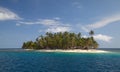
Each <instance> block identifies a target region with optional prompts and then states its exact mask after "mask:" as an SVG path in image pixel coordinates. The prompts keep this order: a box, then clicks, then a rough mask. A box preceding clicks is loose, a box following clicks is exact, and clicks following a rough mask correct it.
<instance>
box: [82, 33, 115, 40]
mask: <svg viewBox="0 0 120 72" xmlns="http://www.w3.org/2000/svg"><path fill="white" fill-rule="evenodd" d="M82 37H84V38H87V37H89V36H86V35H83V36H82ZM93 37H94V39H95V40H100V41H104V42H110V41H111V40H112V39H113V37H111V36H108V35H103V34H96V35H94V36H93Z"/></svg>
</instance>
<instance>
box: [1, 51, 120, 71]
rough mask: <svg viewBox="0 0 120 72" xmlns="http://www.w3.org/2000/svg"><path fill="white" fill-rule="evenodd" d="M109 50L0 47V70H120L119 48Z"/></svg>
mask: <svg viewBox="0 0 120 72" xmlns="http://www.w3.org/2000/svg"><path fill="white" fill-rule="evenodd" d="M107 50H108V49H107ZM109 51H113V53H55V52H54V53H51V52H50V53H46V52H36V51H24V50H21V49H1V50H0V72H120V53H119V52H120V49H109Z"/></svg>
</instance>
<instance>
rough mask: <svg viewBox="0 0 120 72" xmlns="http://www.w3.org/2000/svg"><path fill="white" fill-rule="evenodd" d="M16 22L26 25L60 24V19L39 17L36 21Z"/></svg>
mask: <svg viewBox="0 0 120 72" xmlns="http://www.w3.org/2000/svg"><path fill="white" fill-rule="evenodd" d="M18 23H20V24H26V25H34V24H42V25H47V26H50V25H59V24H61V22H60V21H58V20H55V19H39V20H37V21H28V22H23V21H19V22H18Z"/></svg>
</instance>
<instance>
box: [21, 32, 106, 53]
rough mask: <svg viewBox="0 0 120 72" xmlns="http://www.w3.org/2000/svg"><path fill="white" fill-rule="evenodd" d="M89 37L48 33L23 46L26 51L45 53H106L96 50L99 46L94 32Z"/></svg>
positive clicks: (68, 33) (64, 33)
mask: <svg viewBox="0 0 120 72" xmlns="http://www.w3.org/2000/svg"><path fill="white" fill-rule="evenodd" d="M89 35H90V36H89V37H82V35H81V33H78V34H76V33H70V32H58V33H50V32H47V33H46V34H45V35H44V36H43V35H41V36H39V37H38V38H36V40H35V41H27V42H24V43H23V45H22V48H23V49H26V50H39V51H44V52H89V51H90V52H91V51H95V52H104V51H101V50H99V51H98V50H96V48H98V46H99V44H98V43H97V41H96V40H95V39H94V37H93V35H94V31H93V30H91V31H90V32H89Z"/></svg>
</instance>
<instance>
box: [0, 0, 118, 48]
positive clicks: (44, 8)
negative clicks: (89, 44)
mask: <svg viewBox="0 0 120 72" xmlns="http://www.w3.org/2000/svg"><path fill="white" fill-rule="evenodd" d="M90 30H93V31H94V32H95V34H94V36H93V37H94V38H95V40H96V41H97V42H98V43H99V48H120V36H119V35H120V0H0V48H21V47H22V44H23V42H26V41H30V40H32V41H34V40H35V39H36V38H37V37H38V36H40V35H44V34H45V33H46V32H52V33H56V32H65V31H68V32H75V33H78V32H81V33H82V36H83V37H88V36H89V34H88V33H89V31H90Z"/></svg>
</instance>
